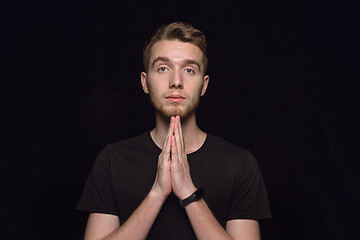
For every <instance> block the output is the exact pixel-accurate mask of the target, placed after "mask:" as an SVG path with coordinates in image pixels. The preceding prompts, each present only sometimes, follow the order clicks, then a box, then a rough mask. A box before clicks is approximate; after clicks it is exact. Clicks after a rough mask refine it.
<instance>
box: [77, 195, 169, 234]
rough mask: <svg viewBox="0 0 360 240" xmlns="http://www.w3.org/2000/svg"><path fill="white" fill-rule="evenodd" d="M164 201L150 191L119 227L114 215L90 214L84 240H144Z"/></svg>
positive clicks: (161, 197) (117, 219)
mask: <svg viewBox="0 0 360 240" xmlns="http://www.w3.org/2000/svg"><path fill="white" fill-rule="evenodd" d="M165 200H166V198H164V197H163V196H161V195H159V194H157V193H156V192H155V191H153V190H152V191H150V192H149V194H148V195H147V196H146V198H145V199H144V201H143V202H142V203H141V204H140V205H139V207H138V208H137V209H136V210H135V211H134V212H133V214H132V215H131V216H130V218H129V219H128V220H127V221H126V222H125V223H124V224H123V225H121V226H120V221H119V218H118V217H117V216H115V215H111V214H100V213H92V214H90V216H89V219H88V222H87V226H86V230H85V238H84V239H85V240H100V239H103V240H111V239H145V238H146V236H147V235H148V233H149V231H150V228H151V226H152V224H153V222H154V221H155V219H156V217H157V215H158V213H159V211H160V209H161V207H162V205H163V203H164V202H165ZM139 226H141V227H139Z"/></svg>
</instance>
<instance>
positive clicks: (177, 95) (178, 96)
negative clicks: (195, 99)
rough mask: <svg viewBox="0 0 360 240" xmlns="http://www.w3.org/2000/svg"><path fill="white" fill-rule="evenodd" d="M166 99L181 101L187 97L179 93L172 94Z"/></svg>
mask: <svg viewBox="0 0 360 240" xmlns="http://www.w3.org/2000/svg"><path fill="white" fill-rule="evenodd" d="M166 99H167V100H168V101H170V102H181V101H183V100H184V99H185V97H184V96H182V95H179V94H170V95H169V96H167V97H166Z"/></svg>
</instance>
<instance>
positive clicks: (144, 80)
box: [140, 72, 149, 94]
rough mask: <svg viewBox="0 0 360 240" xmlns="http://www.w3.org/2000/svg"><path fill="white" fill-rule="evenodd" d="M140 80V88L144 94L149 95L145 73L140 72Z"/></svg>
mask: <svg viewBox="0 0 360 240" xmlns="http://www.w3.org/2000/svg"><path fill="white" fill-rule="evenodd" d="M140 78H141V85H142V88H143V90H144V92H145V93H146V94H149V89H148V85H147V75H146V72H142V73H141V75H140Z"/></svg>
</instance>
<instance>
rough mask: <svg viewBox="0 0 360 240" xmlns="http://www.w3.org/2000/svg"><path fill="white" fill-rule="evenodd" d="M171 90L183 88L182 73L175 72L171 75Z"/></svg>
mask: <svg viewBox="0 0 360 240" xmlns="http://www.w3.org/2000/svg"><path fill="white" fill-rule="evenodd" d="M169 87H170V88H182V87H183V79H182V75H181V71H178V70H176V71H174V72H173V74H172V75H171V79H170V81H169Z"/></svg>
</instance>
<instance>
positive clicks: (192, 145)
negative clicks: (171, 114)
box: [150, 113, 206, 154]
mask: <svg viewBox="0 0 360 240" xmlns="http://www.w3.org/2000/svg"><path fill="white" fill-rule="evenodd" d="M169 124H170V120H168V119H166V118H164V117H162V116H160V115H159V114H156V126H155V128H154V129H153V130H152V131H151V132H150V135H151V137H152V139H153V141H154V142H155V144H156V145H157V146H158V147H159V148H162V147H163V146H164V142H165V138H166V135H167V133H168V130H169ZM181 128H182V132H183V137H184V142H185V151H186V153H187V154H189V153H192V152H195V151H197V150H198V149H199V148H200V147H201V146H202V145H203V143H204V141H205V139H206V133H204V132H203V131H201V129H200V128H199V127H198V125H197V123H196V117H195V113H193V114H192V115H191V116H189V117H187V118H186V119H184V120H181Z"/></svg>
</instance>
